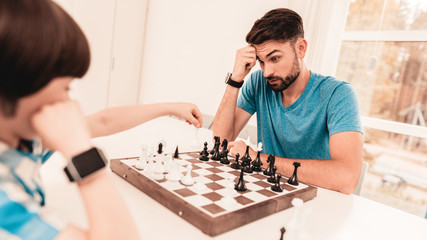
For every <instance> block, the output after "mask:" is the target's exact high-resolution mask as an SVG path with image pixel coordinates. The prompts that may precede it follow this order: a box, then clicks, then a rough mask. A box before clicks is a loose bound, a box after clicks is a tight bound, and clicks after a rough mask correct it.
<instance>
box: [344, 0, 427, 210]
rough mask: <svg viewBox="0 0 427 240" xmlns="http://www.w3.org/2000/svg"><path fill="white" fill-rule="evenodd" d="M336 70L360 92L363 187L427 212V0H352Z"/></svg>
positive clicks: (368, 192)
mask: <svg viewBox="0 0 427 240" xmlns="http://www.w3.org/2000/svg"><path fill="white" fill-rule="evenodd" d="M336 76H337V78H338V79H340V80H344V81H347V82H350V83H352V85H353V86H354V88H355V89H356V92H357V94H358V97H359V103H360V109H361V115H362V122H363V123H364V127H365V136H364V137H365V149H364V150H365V155H364V161H367V162H368V163H370V168H369V171H368V176H367V177H366V178H365V179H366V180H365V186H364V189H363V190H362V193H361V195H362V196H365V197H368V198H371V199H373V200H376V201H379V202H382V203H384V204H387V205H391V206H393V207H396V208H399V209H402V210H404V211H407V212H410V213H413V214H416V215H418V216H421V217H427V216H426V209H427V127H426V125H427V1H425V0H369V1H368V0H352V1H351V3H350V7H349V11H348V15H347V21H346V27H345V32H344V35H343V42H342V44H341V50H340V57H339V62H338V67H337V72H336Z"/></svg>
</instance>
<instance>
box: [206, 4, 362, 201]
mask: <svg viewBox="0 0 427 240" xmlns="http://www.w3.org/2000/svg"><path fill="white" fill-rule="evenodd" d="M246 42H247V43H248V45H247V46H245V47H243V48H241V49H239V50H237V52H236V58H235V63H234V68H233V72H232V73H229V74H228V75H227V79H226V83H227V84H228V85H227V87H226V91H225V93H224V96H223V98H222V101H221V103H220V106H219V108H218V111H217V113H216V116H215V119H214V123H213V133H214V136H219V137H220V138H221V139H227V140H229V141H231V142H230V144H229V147H231V148H232V149H231V152H230V153H231V155H235V154H236V153H239V154H240V156H243V153H244V152H245V150H246V145H245V143H244V142H242V141H234V140H235V139H236V137H237V136H238V134H239V133H240V131H241V130H242V129H243V127H244V126H245V125H246V124H247V123H248V121H249V119H250V118H251V116H252V115H253V114H254V113H256V118H257V136H258V142H262V143H263V147H264V149H263V150H262V154H261V160H262V162H263V163H264V166H266V165H267V164H266V160H267V157H268V155H269V154H273V155H275V156H276V166H277V172H278V173H281V174H282V175H284V176H287V177H290V176H291V175H292V173H293V170H294V167H293V162H295V161H298V162H300V163H301V167H300V168H299V169H298V179H299V180H300V181H303V182H305V183H308V184H314V185H317V186H320V187H323V188H328V189H332V190H336V191H340V192H342V193H345V194H350V193H352V192H353V191H354V189H355V188H356V186H357V183H358V180H359V176H360V170H361V166H362V152H363V135H362V127H361V123H360V116H359V106H358V101H357V97H356V94H355V91H354V89H353V88H352V86H351V85H350V84H349V83H346V82H342V81H338V80H337V79H335V78H333V77H329V76H323V75H321V74H318V73H315V72H312V71H310V70H309V69H308V68H307V66H306V65H305V64H304V61H303V59H304V57H305V54H306V51H307V41H306V40H305V39H304V30H303V21H302V18H301V17H300V16H299V15H298V14H297V13H296V12H294V11H292V10H290V9H285V8H280V9H274V10H271V11H269V12H268V13H266V14H265V15H264V16H263V17H262V18H261V19H258V20H257V21H256V22H255V24H254V25H253V27H252V29H251V30H250V32H249V33H248V34H247V36H246ZM257 60H258V62H259V64H260V67H261V70H259V71H255V72H254V73H252V74H251V75H250V76H249V78H248V80H247V82H246V84H244V86H243V88H242V91H241V93H240V94H239V90H240V87H242V85H243V80H244V78H245V77H246V75H248V74H249V72H250V70H251V69H252V67H253V66H254V65H255V64H256V61H257ZM233 141H234V142H233ZM249 154H250V156H251V157H252V159H254V158H255V156H256V153H255V152H254V151H253V150H252V149H251V150H250V152H249Z"/></svg>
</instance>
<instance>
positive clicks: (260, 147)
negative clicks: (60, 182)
mask: <svg viewBox="0 0 427 240" xmlns="http://www.w3.org/2000/svg"><path fill="white" fill-rule="evenodd" d="M257 151H258V152H261V151H262V142H259V143H258V146H257Z"/></svg>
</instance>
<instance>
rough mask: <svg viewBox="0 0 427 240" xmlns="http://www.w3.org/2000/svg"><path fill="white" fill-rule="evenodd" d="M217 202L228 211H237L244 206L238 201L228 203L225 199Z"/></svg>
mask: <svg viewBox="0 0 427 240" xmlns="http://www.w3.org/2000/svg"><path fill="white" fill-rule="evenodd" d="M215 204H217V205H218V206H219V207H221V208H223V209H225V210H226V211H235V210H237V209H239V208H242V205H241V204H239V203H238V202H237V201H236V202H234V203H228V202H225V201H223V199H221V200H219V201H216V202H215Z"/></svg>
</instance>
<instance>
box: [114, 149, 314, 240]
mask: <svg viewBox="0 0 427 240" xmlns="http://www.w3.org/2000/svg"><path fill="white" fill-rule="evenodd" d="M199 157H200V155H199V153H198V152H188V153H180V154H179V156H178V158H176V159H174V161H175V162H177V163H178V164H177V165H178V166H180V169H179V171H180V172H181V173H182V175H185V174H188V173H189V172H190V167H187V166H188V165H191V167H192V168H191V176H192V177H194V178H195V179H197V181H201V182H203V183H204V184H205V186H206V188H204V189H197V188H195V185H192V186H186V185H183V184H181V182H180V181H178V182H171V181H169V180H167V179H166V178H164V179H162V180H154V179H153V178H152V177H150V175H149V174H147V173H146V172H144V171H143V170H142V169H139V168H137V166H138V159H139V157H130V158H120V159H112V160H111V162H110V168H111V170H112V171H113V172H115V173H116V174H117V175H118V176H120V177H121V178H123V179H124V180H126V181H127V182H129V183H130V184H132V185H133V186H135V187H137V188H138V189H139V190H141V191H142V192H144V193H145V194H147V195H148V196H150V197H151V198H153V199H154V200H156V201H157V202H159V203H161V204H162V205H163V206H165V207H166V208H168V209H169V210H170V211H172V212H174V213H175V214H177V215H178V216H180V217H182V218H183V219H185V220H186V221H188V222H189V223H191V224H192V225H194V226H195V227H197V228H199V229H200V230H201V231H202V232H203V233H205V234H207V235H209V236H216V235H219V234H221V233H224V232H226V231H229V230H232V229H235V228H238V227H240V226H242V225H245V224H248V223H250V222H253V221H255V220H257V219H260V218H263V217H266V216H269V215H271V214H274V213H276V212H279V211H282V210H284V209H287V208H290V207H292V204H291V201H292V199H294V198H300V199H302V200H303V201H308V200H310V199H313V198H314V197H315V196H316V195H317V188H316V187H313V186H309V185H306V184H304V183H301V182H300V183H299V184H298V186H294V185H290V184H288V183H287V179H286V178H285V177H283V178H282V179H280V185H281V187H282V188H283V192H275V191H272V190H271V186H272V184H271V183H269V182H267V178H268V176H265V175H264V174H263V173H262V172H253V173H245V174H244V182H245V184H246V187H247V190H246V191H243V192H240V191H236V190H234V189H232V190H231V191H230V180H231V179H232V180H233V181H234V182H237V179H238V178H239V175H240V173H241V171H240V170H236V169H233V168H231V167H230V165H224V164H221V163H220V162H219V161H214V160H211V159H209V161H206V162H204V161H200V160H199ZM230 160H231V161H232V160H233V158H232V157H230ZM230 195H231V196H232V197H233V198H234V199H235V201H233V202H232V203H230V202H229V201H223V200H224V196H230Z"/></svg>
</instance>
